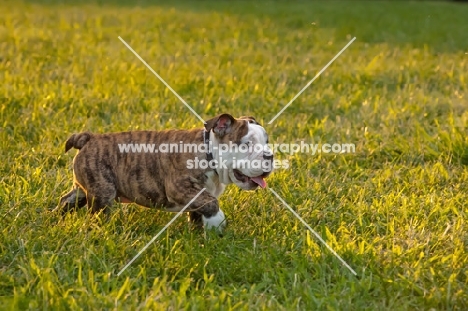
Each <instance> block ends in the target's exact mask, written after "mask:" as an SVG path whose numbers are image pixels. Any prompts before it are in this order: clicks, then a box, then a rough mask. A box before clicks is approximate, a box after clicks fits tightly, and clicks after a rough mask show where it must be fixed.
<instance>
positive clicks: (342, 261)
mask: <svg viewBox="0 0 468 311" xmlns="http://www.w3.org/2000/svg"><path fill="white" fill-rule="evenodd" d="M268 189H269V190H270V191H271V192H272V193H273V194H274V195H275V196H276V197H277V198H278V199H279V200H280V201H281V202H282V203H283V204H284V206H286V207H287V208H288V209H289V210H290V211H291V212H292V213H293V214H294V216H296V217H297V219H299V220H300V221H301V222H302V223H303V224H304V225H305V226H306V227H307V229H309V231H310V232H312V233H313V234H314V235H315V237H316V238H317V239H318V240H319V241H320V242H322V243H323V244H324V245H325V246H326V247H327V248H328V249H329V250H330V252H332V254H333V255H335V256H336V257H337V258H338V259H339V260H340V261H341V263H342V264H343V265H344V266H345V267H346V268H348V269H349V271H351V273H353V274H354V275H357V273H356V271H354V270H353V268H351V267H350V266H349V265H348V264H347V263H346V261H344V260H343V258H341V257H340V255H338V254H337V253H336V252H335V251H334V250H333V249H332V248H331V247H330V246H329V245H328V244H327V243H326V242H325V241H324V240H323V239H322V237H321V236H320V235H319V234H318V233H317V232H315V230H314V229H312V228H311V227H310V226H309V225H308V224H307V223H306V222H305V221H304V219H302V217H301V216H299V214H298V213H296V211H294V210H293V209H292V208H291V206H289V205H288V203H286V202H285V201H284V200H283V199H282V198H281V197H280V196H279V194H278V193H276V191H275V190H273V189H271V188H268Z"/></svg>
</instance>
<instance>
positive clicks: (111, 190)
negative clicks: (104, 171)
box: [86, 183, 117, 214]
mask: <svg viewBox="0 0 468 311" xmlns="http://www.w3.org/2000/svg"><path fill="white" fill-rule="evenodd" d="M116 196H117V190H116V188H115V185H114V184H111V183H105V184H100V185H99V187H94V188H93V189H92V190H89V191H88V193H87V194H86V200H87V202H88V209H89V211H90V212H91V213H93V214H95V213H99V212H101V211H103V212H104V213H105V214H108V213H109V207H110V206H111V205H112V203H113V202H114V200H115V198H116Z"/></svg>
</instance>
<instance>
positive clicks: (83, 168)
mask: <svg viewBox="0 0 468 311" xmlns="http://www.w3.org/2000/svg"><path fill="white" fill-rule="evenodd" d="M130 144H133V146H137V145H140V146H141V144H144V145H146V146H151V145H153V146H155V148H154V150H152V151H151V150H146V152H145V150H141V148H140V150H137V149H131V148H129V147H128V146H129V145H130ZM171 144H172V146H174V145H178V146H179V147H181V146H187V145H189V144H191V145H192V147H193V146H195V145H196V146H197V147H200V146H202V147H205V148H185V147H183V148H185V149H186V150H178V152H161V151H160V150H158V147H159V146H163V145H166V146H168V145H169V146H171ZM267 144H268V135H267V133H266V132H265V129H264V128H263V127H262V126H260V125H259V124H258V122H257V121H256V120H255V119H254V118H253V117H240V118H238V119H236V118H234V117H232V116H231V115H229V114H221V115H219V116H217V117H215V118H213V119H210V120H208V121H206V123H205V128H204V129H203V128H201V129H194V130H166V131H131V132H121V133H108V134H92V133H88V132H84V133H79V134H73V135H72V136H71V137H70V138H69V139H68V140H67V142H66V144H65V152H67V151H68V150H70V149H71V148H76V149H79V150H80V151H79V152H78V153H77V155H76V156H75V158H74V160H73V177H74V181H73V187H72V190H71V191H70V192H68V193H67V194H66V195H64V196H63V197H62V198H61V199H60V204H59V206H57V208H56V210H57V209H58V210H62V211H69V210H72V209H74V208H75V207H79V208H81V207H83V206H85V205H88V208H89V209H90V210H91V212H94V213H95V212H99V211H101V210H103V211H106V210H107V208H108V207H109V206H110V205H111V204H112V203H113V202H114V200H117V201H120V202H122V203H136V204H138V205H142V206H146V207H151V208H159V209H163V210H165V211H169V212H178V211H180V210H181V209H182V208H183V207H184V206H186V205H187V204H188V203H189V202H190V201H191V200H192V199H193V198H194V197H195V196H196V195H197V193H199V192H200V190H201V189H203V188H206V190H205V191H204V192H202V193H201V194H200V195H199V196H198V197H197V199H196V200H195V201H194V202H193V203H192V204H191V205H190V206H189V207H188V209H187V211H188V212H189V219H190V221H192V222H193V223H195V224H197V225H199V226H204V227H205V228H206V229H210V228H218V229H219V230H220V231H221V230H222V229H223V228H224V226H225V216H224V213H223V211H222V210H221V209H220V208H219V202H218V197H219V196H220V195H221V194H222V193H223V191H224V189H225V186H226V185H227V184H230V183H234V184H236V185H237V186H239V187H240V188H242V189H245V190H254V189H256V188H257V187H259V186H260V187H262V188H264V187H266V182H265V180H264V178H265V177H266V176H268V175H269V174H270V173H271V171H272V169H273V155H272V153H271V152H270V151H269V149H268V148H267V147H266V146H267ZM209 145H210V146H211V148H209ZM125 146H126V149H125ZM227 146H230V147H229V148H227ZM252 146H256V147H257V148H248V147H252ZM258 146H263V147H265V148H263V149H262V148H258ZM236 147H237V148H236ZM187 149H191V150H187ZM260 149H262V150H260ZM172 151H173V150H172ZM181 151H182V152H181ZM202 160H206V161H205V164H207V163H208V162H207V161H210V162H209V163H210V166H208V167H207V166H206V165H205V166H203V165H197V164H200V163H201V162H200V161H202ZM197 161H198V162H197ZM240 161H244V162H243V163H244V164H246V165H239V162H240ZM255 162H256V165H250V164H252V163H255ZM259 162H261V164H262V165H260V166H259V165H258V163H259ZM215 164H217V165H215Z"/></svg>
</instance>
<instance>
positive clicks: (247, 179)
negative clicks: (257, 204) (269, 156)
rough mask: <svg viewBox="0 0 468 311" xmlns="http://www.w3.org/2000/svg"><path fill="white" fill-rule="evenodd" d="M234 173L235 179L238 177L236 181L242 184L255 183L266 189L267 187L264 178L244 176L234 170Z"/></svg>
mask: <svg viewBox="0 0 468 311" xmlns="http://www.w3.org/2000/svg"><path fill="white" fill-rule="evenodd" d="M233 171H234V177H236V179H237V180H239V181H241V182H253V183H255V184H257V185H259V186H260V187H262V188H265V187H266V185H267V184H266V181H265V179H263V177H262V176H257V177H249V176H247V175H244V174H242V173H241V172H240V171H239V170H233Z"/></svg>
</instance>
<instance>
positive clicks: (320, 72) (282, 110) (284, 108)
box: [268, 37, 356, 124]
mask: <svg viewBox="0 0 468 311" xmlns="http://www.w3.org/2000/svg"><path fill="white" fill-rule="evenodd" d="M354 40H356V37H354V38H352V39H351V41H349V42H348V44H346V46H345V47H344V48H342V49H341V51H340V52H338V54H336V55H335V57H333V58H332V60H331V61H329V62H328V64H327V65H326V66H325V67H323V68H322V70H320V71H319V73H318V74H316V75H315V77H314V78H313V79H312V80H310V82H309V83H307V85H306V86H304V87H303V88H302V90H301V91H300V92H299V93H297V95H296V96H294V98H293V99H291V101H290V102H289V103H287V105H286V106H284V107H283V109H281V111H280V112H278V113H277V114H276V116H275V117H274V118H273V119H271V120H270V122H268V124H271V123H273V121H275V120H276V118H278V117H279V116H280V114H282V113H283V112H284V111H285V110H286V108H288V107H289V106H290V105H291V104H292V103H293V101H295V100H296V98H298V97H299V95H301V94H302V92H304V91H305V90H306V89H307V88H308V87H309V86H310V85H311V84H312V83H313V82H314V81H315V79H317V78H318V77H319V76H320V75H321V74H322V73H323V72H324V71H325V70H326V69H327V68H328V66H330V65H331V64H332V63H333V62H334V61H335V60H336V59H337V58H338V57H339V56H340V55H341V53H343V52H344V51H345V50H346V49H347V48H348V47H349V46H350V45H351V43H353V41H354Z"/></svg>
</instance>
